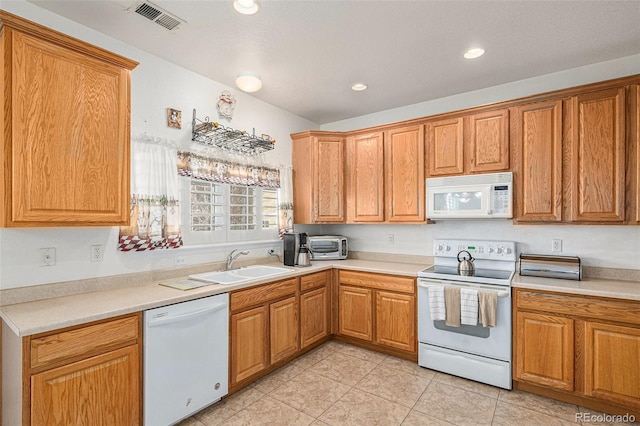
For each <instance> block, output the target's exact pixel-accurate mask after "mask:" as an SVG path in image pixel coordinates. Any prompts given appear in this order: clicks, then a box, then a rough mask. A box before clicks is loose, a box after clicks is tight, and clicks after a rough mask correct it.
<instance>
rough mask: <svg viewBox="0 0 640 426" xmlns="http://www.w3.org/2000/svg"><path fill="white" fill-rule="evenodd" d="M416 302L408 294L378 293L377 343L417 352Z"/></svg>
mask: <svg viewBox="0 0 640 426" xmlns="http://www.w3.org/2000/svg"><path fill="white" fill-rule="evenodd" d="M415 318H416V301H415V297H414V296H412V295H408V294H398V293H391V292H388V291H378V292H376V343H378V344H380V345H385V346H390V347H392V348H396V349H400V350H403V351H408V352H415V350H416V326H415V324H416V322H415Z"/></svg>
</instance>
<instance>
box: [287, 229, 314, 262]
mask: <svg viewBox="0 0 640 426" xmlns="http://www.w3.org/2000/svg"><path fill="white" fill-rule="evenodd" d="M283 239H284V240H283V246H284V249H283V252H284V264H285V266H297V265H298V255H299V254H300V248H301V247H303V248H304V249H305V250H307V251H308V246H307V233H306V232H289V233H286V234H284V236H283ZM305 266H308V265H305Z"/></svg>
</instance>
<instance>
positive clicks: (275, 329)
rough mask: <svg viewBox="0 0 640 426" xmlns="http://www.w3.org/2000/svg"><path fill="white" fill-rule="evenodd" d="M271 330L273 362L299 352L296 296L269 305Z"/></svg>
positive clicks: (271, 355)
mask: <svg viewBox="0 0 640 426" xmlns="http://www.w3.org/2000/svg"><path fill="white" fill-rule="evenodd" d="M269 331H270V334H269V335H270V342H271V345H270V348H271V352H270V360H271V364H274V363H276V362H278V361H280V360H283V359H285V358H287V357H289V356H291V355H293V354H294V353H296V352H298V303H297V302H296V298H295V296H294V297H289V298H288V299H284V300H281V301H279V302H275V303H272V304H271V305H270V306H269Z"/></svg>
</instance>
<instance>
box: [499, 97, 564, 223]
mask: <svg viewBox="0 0 640 426" xmlns="http://www.w3.org/2000/svg"><path fill="white" fill-rule="evenodd" d="M511 143H512V158H513V173H514V181H515V191H514V193H515V195H514V196H515V211H514V220H515V221H516V222H557V221H561V220H562V100H555V101H548V102H538V103H534V104H529V105H524V106H521V107H517V108H513V109H512V110H511Z"/></svg>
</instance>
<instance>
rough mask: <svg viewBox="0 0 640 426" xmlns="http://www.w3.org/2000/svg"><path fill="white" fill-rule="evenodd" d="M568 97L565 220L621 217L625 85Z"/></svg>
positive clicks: (623, 177)
mask: <svg viewBox="0 0 640 426" xmlns="http://www.w3.org/2000/svg"><path fill="white" fill-rule="evenodd" d="M568 103H569V108H568V114H569V117H568V120H567V121H568V122H569V123H570V126H569V127H568V129H567V133H568V134H567V137H568V141H567V142H568V144H569V145H568V147H569V149H568V154H569V158H570V179H569V185H570V194H571V203H570V209H569V214H570V217H571V221H572V222H622V221H624V219H625V217H624V203H625V167H626V165H625V140H626V138H625V89H624V87H621V88H614V89H607V90H601V91H597V92H590V93H585V94H583V95H578V96H574V97H573V98H571V100H570V101H568Z"/></svg>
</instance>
